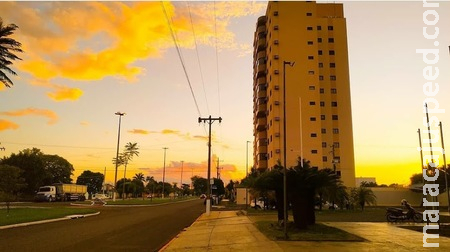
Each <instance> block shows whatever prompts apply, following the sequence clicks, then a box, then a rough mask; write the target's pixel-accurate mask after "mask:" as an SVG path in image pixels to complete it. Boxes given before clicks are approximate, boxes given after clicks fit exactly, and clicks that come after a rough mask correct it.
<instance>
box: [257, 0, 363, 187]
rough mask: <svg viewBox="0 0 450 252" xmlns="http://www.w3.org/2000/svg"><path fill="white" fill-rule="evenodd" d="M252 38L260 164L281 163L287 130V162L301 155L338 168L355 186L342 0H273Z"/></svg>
mask: <svg viewBox="0 0 450 252" xmlns="http://www.w3.org/2000/svg"><path fill="white" fill-rule="evenodd" d="M253 45H254V53H253V70H254V71H253V73H254V74H253V125H254V128H253V135H254V141H253V144H254V146H253V147H254V148H253V149H254V153H253V154H254V155H253V157H254V164H255V167H256V168H257V169H271V168H273V167H274V166H275V165H276V164H277V163H278V162H281V164H283V157H284V140H283V139H284V134H286V139H287V140H286V157H287V167H291V166H294V165H296V164H297V160H298V157H300V156H302V157H303V158H304V159H306V160H309V161H311V165H312V166H316V167H318V168H320V169H321V168H331V169H336V172H337V174H338V175H340V177H341V179H342V181H343V182H344V184H345V185H346V186H349V187H353V186H355V162H354V150H353V130H352V113H351V102H350V80H349V67H348V50H347V32H346V20H345V18H344V12H343V5H342V4H328V3H315V2H312V1H308V2H301V1H276V2H269V3H268V5H267V11H266V15H265V16H261V17H259V18H258V21H257V24H256V31H255V34H254V44H253ZM288 62H290V63H291V64H292V63H293V62H295V65H293V66H291V64H288ZM284 68H285V69H286V73H284V72H283V69H284ZM283 76H285V78H286V80H284V79H283ZM284 83H285V84H286V92H285V93H286V100H284V96H283V94H284V90H283V89H284ZM284 104H286V118H284ZM285 120H286V132H284V130H283V123H284V121H285Z"/></svg>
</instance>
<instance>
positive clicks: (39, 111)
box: [0, 108, 58, 124]
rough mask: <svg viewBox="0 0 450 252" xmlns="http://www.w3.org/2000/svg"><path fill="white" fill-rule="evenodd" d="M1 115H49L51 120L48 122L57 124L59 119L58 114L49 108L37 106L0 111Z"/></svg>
mask: <svg viewBox="0 0 450 252" xmlns="http://www.w3.org/2000/svg"><path fill="white" fill-rule="evenodd" d="M0 115H6V116H28V115H36V116H43V117H47V118H48V119H49V121H48V122H47V124H55V123H56V122H57V121H58V115H57V114H56V113H55V112H53V111H51V110H48V109H36V108H27V109H22V110H16V111H9V112H0Z"/></svg>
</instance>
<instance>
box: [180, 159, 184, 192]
mask: <svg viewBox="0 0 450 252" xmlns="http://www.w3.org/2000/svg"><path fill="white" fill-rule="evenodd" d="M183 163H184V161H181V182H180V189H183Z"/></svg>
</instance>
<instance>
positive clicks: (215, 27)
mask: <svg viewBox="0 0 450 252" xmlns="http://www.w3.org/2000/svg"><path fill="white" fill-rule="evenodd" d="M214 37H215V44H216V72H217V96H218V98H217V100H218V103H219V116H221V115H222V112H221V108H220V81H219V80H220V78H219V50H218V46H217V15H216V1H214Z"/></svg>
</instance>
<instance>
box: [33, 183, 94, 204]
mask: <svg viewBox="0 0 450 252" xmlns="http://www.w3.org/2000/svg"><path fill="white" fill-rule="evenodd" d="M86 192H87V186H85V185H75V184H62V183H56V184H53V185H50V186H41V187H39V191H38V192H37V193H36V197H35V199H36V201H48V202H52V201H69V200H79V201H84V200H86Z"/></svg>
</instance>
